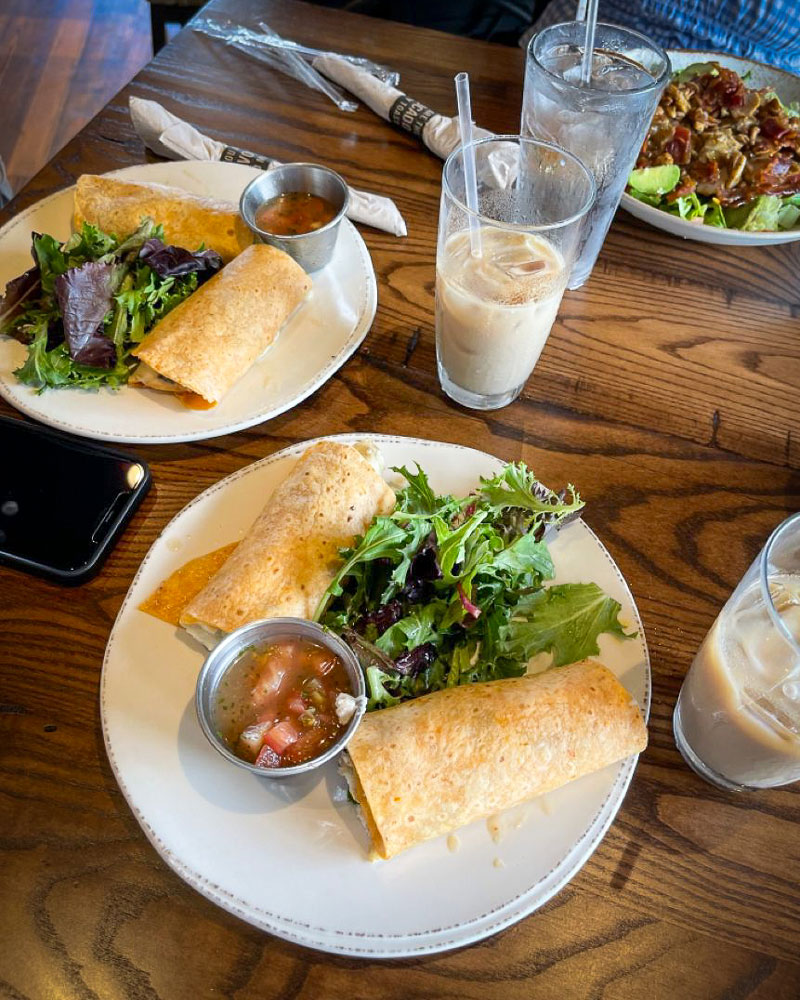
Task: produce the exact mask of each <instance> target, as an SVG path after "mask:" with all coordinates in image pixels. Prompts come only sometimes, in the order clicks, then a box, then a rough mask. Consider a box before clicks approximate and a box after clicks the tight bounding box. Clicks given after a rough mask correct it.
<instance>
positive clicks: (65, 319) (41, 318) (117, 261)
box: [0, 219, 222, 392]
mask: <svg viewBox="0 0 800 1000" xmlns="http://www.w3.org/2000/svg"><path fill="white" fill-rule="evenodd" d="M163 236H164V233H163V230H162V228H161V226H159V225H156V224H155V223H154V222H153V221H152V220H150V219H143V220H142V224H141V226H140V227H139V229H137V230H136V232H135V233H132V234H131V235H129V236H127V237H125V238H119V237H117V236H114V235H110V234H108V233H104V232H102V231H101V230H100V229H98V228H97V227H96V226H93V225H90V224H89V223H86V222H85V223H84V224H83V226H82V227H81V230H80V231H79V232H77V233H74V234H73V235H72V236H71V237H70V238H69V239H68V240H67V241H66V243H62V242H60V241H59V240H56V239H54V238H53V237H52V236H48V235H46V234H45V235H42V234H40V233H34V234H33V239H32V248H31V251H32V254H33V260H34V266H33V267H32V268H31V269H30V270H29V271H26V272H25V273H24V274H21V275H20V276H19V277H18V278H15V279H14V280H13V281H10V282H9V283H8V285H7V286H6V290H5V295H4V296H3V297H2V298H0V334H6V335H8V336H11V337H13V338H15V339H16V340H18V341H20V343H22V344H25V345H26V347H27V348H28V357H27V360H26V361H25V363H24V364H23V365H22V366H21V367H20V368H18V369H17V370H16V371H15V372H14V374H15V375H16V377H17V378H18V379H19V381H20V382H23V383H25V384H26V385H29V386H32V387H33V388H34V389H36V390H37V391H38V392H42V391H44V390H45V389H47V388H52V389H55V388H64V387H72V388H80V389H98V388H99V387H100V386H107V387H109V388H111V389H118V388H119V387H120V386H122V385H124V384H125V383H126V382H127V381H128V377H129V376H130V374H131V372H132V371H133V370H134V369H135V367H136V365H137V364H138V361H137V359H136V358H135V357H134V356H133V354H132V353H131V351H132V350H133V348H134V347H135V346H136V345H137V344H138V343H139V342H140V341H141V340H142V338H143V337H144V336H145V334H146V333H147V332H148V331H149V330H150V329H151V328H152V327H153V326H154V325H155V324H156V322H157V321H158V320H159V319H161V317H162V316H165V315H166V314H167V313H168V312H169V311H170V310H171V309H174V308H175V306H176V305H178V303H180V302H182V301H183V300H184V299H185V298H187V297H188V296H189V295H191V294H192V292H194V291H195V289H196V288H197V287H198V285H199V284H200V283H201V282H202V281H204V280H206V279H207V278H209V277H211V276H212V275H213V274H214V272H215V271H217V270H218V269H219V268H220V267H221V266H222V258H221V257H220V256H219V254H218V253H216V251H214V250H203V249H201V250H198V251H194V252H193V251H190V250H185V249H184V248H182V247H176V246H168V245H165V244H164V242H163Z"/></svg>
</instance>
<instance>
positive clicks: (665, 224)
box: [620, 49, 800, 247]
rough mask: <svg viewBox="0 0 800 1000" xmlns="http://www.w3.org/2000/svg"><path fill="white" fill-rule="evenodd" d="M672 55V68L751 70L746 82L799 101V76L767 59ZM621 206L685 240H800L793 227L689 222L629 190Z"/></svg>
mask: <svg viewBox="0 0 800 1000" xmlns="http://www.w3.org/2000/svg"><path fill="white" fill-rule="evenodd" d="M669 58H670V60H671V62H672V68H673V70H676V71H677V70H681V69H686V67H687V66H691V65H692V63H698V62H718V63H720V64H721V65H723V66H727V67H729V68H730V69H732V70H735V72H737V73H738V74H739V75H740V76H743V75H744V74H745V73H749V74H750V76H749V77H748V79H747V81H746V83H747V85H748V86H749V87H772V88H774V90H775V93H776V94H777V95H778V96H779V97H780V99H781V100H782V101H783V103H784V104H791V103H792V102H793V101H800V77H797V76H794V75H793V74H792V73H787V72H785V70H782V69H776V68H775V67H774V66H765V65H764V63H759V62H754V61H753V60H752V59H741V58H739V57H738V56H729V55H725V54H723V53H721V52H699V51H694V50H691V49H674V50H670V52H669ZM620 205H621V207H622V208H624V209H625V211H626V212H630V214H631V215H635V216H636V218H637V219H641V220H642V222H648V223H650V225H651V226H655V228H656V229H663V230H664V231H665V232H667V233H672V235H673V236H682V237H683V238H684V239H686V240H697V241H698V242H700V243H716V244H718V245H725V246H740V247H756V246H770V245H771V244H774V243H793V242H794V241H795V240H800V229H791V230H786V231H784V232H770V233H747V232H743V231H742V230H741V229H718V228H717V227H716V226H706V225H703V224H702V223H698V222H687V221H686V219H680V218H678V216H676V215H670V214H669V212H662V211H661V209H660V208H654V207H653V206H652V205H645V203H644V202H643V201H639V200H638V199H636V198H633V197H632V196H631V195H629V194H623V195H622V201H621V202H620Z"/></svg>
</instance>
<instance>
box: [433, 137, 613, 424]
mask: <svg viewBox="0 0 800 1000" xmlns="http://www.w3.org/2000/svg"><path fill="white" fill-rule="evenodd" d="M466 149H468V150H471V151H473V152H474V155H475V165H476V174H477V206H476V208H474V209H471V208H469V207H468V204H467V202H468V200H469V199H468V197H467V189H466V184H467V179H466V171H465V166H466V164H465V148H464V147H459V148H458V149H456V150H455V151H454V152H453V153H451V154H450V156H449V157H448V159H447V162H446V163H445V165H444V170H443V172H442V200H441V205H440V209H439V243H438V249H437V252H436V361H437V365H438V370H439V381H440V382H441V384H442V388H443V389H444V391H445V392H446V393H447V394H448V396H450V397H451V399H454V400H455V401H456V402H458V403H461V404H462V405H463V406H469V407H471V408H472V409H478V410H494V409H497V408H498V407H501V406H506V405H507V404H508V403H510V402H511V401H512V400H514V399H516V397H517V396H518V395H519V394H520V392H521V391H522V387H523V386H524V384H525V382H526V380H527V379H528V376H529V375H530V374H531V372H532V371H533V368H534V365H535V364H536V362H537V361H538V359H539V355H540V354H541V352H542V348H543V347H544V345H545V341H546V340H547V337H548V335H549V333H550V328H551V327H552V325H553V321H554V320H555V318H556V313H557V312H558V307H559V305H560V303H561V296H562V295H563V293H564V288H565V286H566V283H567V278H568V276H569V273H570V268H571V266H572V262H573V260H574V257H575V251H576V249H577V247H578V243H579V240H580V232H581V223H582V222H583V219H584V217H585V216H586V214H587V212H588V211H589V209H590V208H591V205H592V201H593V199H594V181H593V180H592V176H591V174H590V173H589V171H588V170H587V169H586V167H584V165H583V164H582V163H581V162H580V160H579V159H578V158H577V157H575V156H573V155H572V154H570V153H568V152H566V151H565V150H563V149H559V148H558V147H557V146H553V145H552V144H550V143H545V142H539V141H537V140H534V139H529V138H524V137H521V136H510V135H501V136H493V137H491V138H487V139H479V140H477V141H475V142H472V143H470V144H469V145H468V146H467V147H466Z"/></svg>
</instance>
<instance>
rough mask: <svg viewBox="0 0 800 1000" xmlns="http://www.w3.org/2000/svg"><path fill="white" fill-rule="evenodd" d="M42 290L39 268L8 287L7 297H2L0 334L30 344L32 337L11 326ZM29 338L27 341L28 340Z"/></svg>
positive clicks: (13, 281) (16, 279) (10, 283)
mask: <svg viewBox="0 0 800 1000" xmlns="http://www.w3.org/2000/svg"><path fill="white" fill-rule="evenodd" d="M41 290H42V284H41V280H40V277H39V268H38V267H32V268H31V269H30V270H29V271H26V272H25V273H24V274H20V275H19V277H17V278H12V279H11V281H9V282H8V284H7V285H6V291H5V295H3V296H2V297H0V333H8V334H10V335H11V336H12V337H14V338H16V339H17V340H19V341H20V342H21V343H23V344H25V343H28V341H29V340H30V337H29V336H27V335H26V334H25V331H23V330H21V329H20V328H19V327H18V328H17V329H15V330H12V329H11V328H10V327H11V324H12V323H13V321H14V320H15V319H17V318H18V317H19V316H21V315H22V313H23V312H24V311H25V308H26V306H27V304H28V303H29V302H30V301H31V300H32V299H33V297H34V296H36V295H38V294H39V292H41ZM26 336H27V339H26Z"/></svg>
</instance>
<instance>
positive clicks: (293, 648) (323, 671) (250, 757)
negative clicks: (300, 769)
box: [214, 637, 352, 768]
mask: <svg viewBox="0 0 800 1000" xmlns="http://www.w3.org/2000/svg"><path fill="white" fill-rule="evenodd" d="M341 693H344V694H352V684H351V683H350V678H349V676H348V674H347V670H346V668H345V666H344V664H343V663H342V661H341V659H340V658H339V657H338V656H337V655H336V654H335V653H332V652H331V651H330V650H329V649H326V648H325V647H324V646H321V645H319V644H318V643H315V642H311V641H310V640H308V639H302V638H296V637H287V638H279V639H273V640H270V641H269V642H264V643H259V644H255V645H253V646H250V647H249V648H248V649H246V650H245V651H244V652H243V653H242V654H241V656H240V657H239V658H238V659H237V660H236V662H235V664H234V665H233V666H232V667H231V668H230V670H228V671H227V673H226V674H225V676H224V677H223V678H222V680H221V682H220V684H219V687H218V689H217V692H216V700H215V705H214V719H215V722H216V729H217V732H218V734H219V736H220V738H221V739H222V741H223V742H224V743H225V744H226V746H227V747H228V748H229V749H230V751H231V752H232V753H233V754H235V755H236V756H237V757H239V758H240V759H241V760H246V761H247V762H248V763H249V764H255V766H256V767H268V768H274V767H293V766H295V765H296V764H302V763H304V762H305V761H308V760H313V758H314V757H319V755H320V754H322V753H324V752H325V750H327V749H328V747H330V746H331V745H332V744H333V743H335V742H336V740H337V739H338V738H339V737H340V736H341V734H342V733H343V732H344V730H345V729H346V728H347V724H345V725H342V724H341V723H340V722H339V720H338V718H337V715H336V708H335V705H336V697H337V695H338V694H341Z"/></svg>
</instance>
